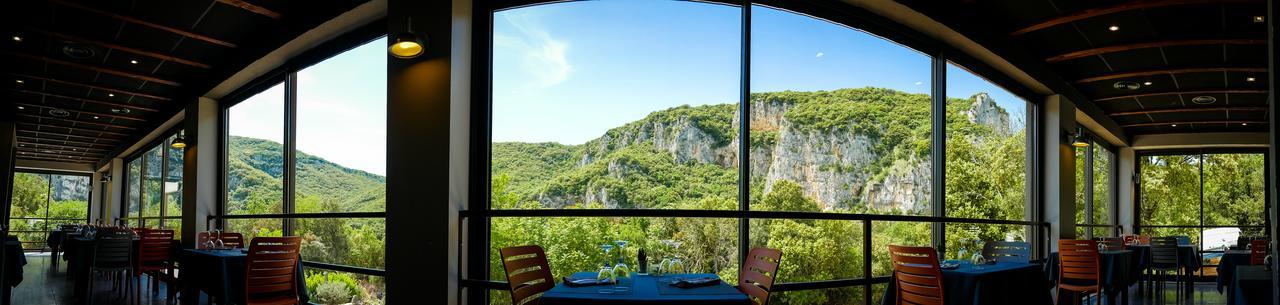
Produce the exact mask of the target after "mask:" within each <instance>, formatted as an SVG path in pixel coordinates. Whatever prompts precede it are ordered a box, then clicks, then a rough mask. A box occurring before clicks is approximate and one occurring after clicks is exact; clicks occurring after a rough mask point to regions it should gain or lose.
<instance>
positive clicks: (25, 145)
mask: <svg viewBox="0 0 1280 305" xmlns="http://www.w3.org/2000/svg"><path fill="white" fill-rule="evenodd" d="M18 146H22V147H27V144H18Z"/></svg>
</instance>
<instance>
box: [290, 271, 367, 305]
mask: <svg viewBox="0 0 1280 305" xmlns="http://www.w3.org/2000/svg"><path fill="white" fill-rule="evenodd" d="M303 272H305V273H306V277H307V292H308V293H310V295H309V296H310V297H311V301H312V302H314V303H317V304H385V301H384V298H385V297H386V295H385V293H384V292H385V291H386V280H385V279H383V278H382V277H380V276H372V275H363V274H355V273H348V272H340V271H333V270H325V269H320V268H309V267H308V268H304V269H303Z"/></svg>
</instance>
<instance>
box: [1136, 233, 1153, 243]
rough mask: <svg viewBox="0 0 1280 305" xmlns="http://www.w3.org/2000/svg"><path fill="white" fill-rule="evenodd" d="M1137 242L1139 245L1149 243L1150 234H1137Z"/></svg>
mask: <svg viewBox="0 0 1280 305" xmlns="http://www.w3.org/2000/svg"><path fill="white" fill-rule="evenodd" d="M1138 244H1139V245H1150V244H1151V235H1146V234H1142V235H1138Z"/></svg>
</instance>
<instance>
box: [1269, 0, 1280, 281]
mask: <svg viewBox="0 0 1280 305" xmlns="http://www.w3.org/2000/svg"><path fill="white" fill-rule="evenodd" d="M1276 18H1280V7H1278V6H1276V0H1267V66H1268V69H1267V87H1268V89H1269V90H1267V101H1268V102H1269V103H1267V104H1268V107H1270V110H1269V111H1268V112H1267V113H1269V115H1268V118H1267V119H1268V120H1270V121H1271V123H1270V124H1267V125H1268V127H1267V129H1268V130H1269V131H1270V133H1269V134H1268V136H1267V138H1268V139H1269V140H1270V142H1271V145H1270V148H1268V149H1267V150H1268V152H1269V154H1268V155H1270V157H1269V158H1270V161H1271V162H1270V163H1269V164H1270V167H1271V168H1270V172H1269V173H1267V175H1268V176H1269V177H1268V178H1270V179H1267V181H1268V182H1267V184H1269V185H1268V186H1267V188H1268V190H1269V192H1268V193H1269V194H1270V195H1268V196H1269V197H1271V200H1270V202H1269V209H1268V211H1267V214H1269V215H1270V221H1269V225H1270V226H1271V228H1269V230H1271V249H1273V250H1272V253H1273V254H1272V258H1280V257H1277V256H1275V253H1276V250H1275V249H1280V247H1277V245H1280V242H1277V240H1276V239H1277V237H1280V227H1277V223H1280V209H1277V208H1276V205H1277V200H1280V189H1278V188H1277V187H1276V171H1277V170H1276V165H1277V164H1280V162H1278V161H1280V159H1278V158H1277V156H1276V154H1277V149H1276V145H1280V129H1278V128H1277V127H1276V124H1280V122H1278V121H1277V120H1276V110H1277V107H1276V103H1277V102H1276V90H1280V80H1277V79H1276V52H1280V49H1277V48H1276V39H1280V32H1277V31H1276ZM1271 270H1280V259H1273V260H1271ZM1276 283H1280V272H1275V271H1272V272H1271V284H1272V289H1271V304H1280V289H1276V288H1275V285H1276Z"/></svg>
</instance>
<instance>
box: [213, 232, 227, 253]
mask: <svg viewBox="0 0 1280 305" xmlns="http://www.w3.org/2000/svg"><path fill="white" fill-rule="evenodd" d="M213 232H214V233H215V234H217V237H215V239H214V240H213V248H214V249H217V250H222V248H226V246H227V244H226V243H224V242H223V241H222V230H221V229H215V230H213Z"/></svg>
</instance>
